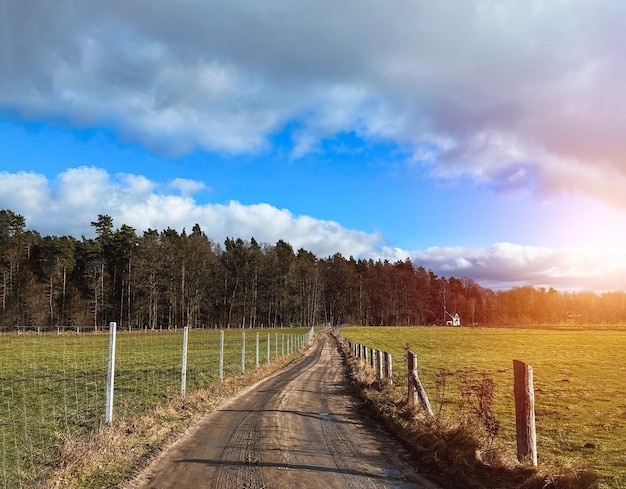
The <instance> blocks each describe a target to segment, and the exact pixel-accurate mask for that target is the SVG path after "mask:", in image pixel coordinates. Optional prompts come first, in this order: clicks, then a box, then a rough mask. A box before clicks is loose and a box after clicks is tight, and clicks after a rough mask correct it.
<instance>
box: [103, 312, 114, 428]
mask: <svg viewBox="0 0 626 489" xmlns="http://www.w3.org/2000/svg"><path fill="white" fill-rule="evenodd" d="M116 331H117V323H109V362H108V365H107V382H106V393H105V400H104V423H105V424H110V423H111V421H112V420H113V391H114V384H115V336H116Z"/></svg>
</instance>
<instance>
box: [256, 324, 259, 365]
mask: <svg viewBox="0 0 626 489" xmlns="http://www.w3.org/2000/svg"><path fill="white" fill-rule="evenodd" d="M256 368H259V332H258V331H257V333H256Z"/></svg>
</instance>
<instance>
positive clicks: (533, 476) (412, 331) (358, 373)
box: [342, 328, 624, 489]
mask: <svg viewBox="0 0 626 489" xmlns="http://www.w3.org/2000/svg"><path fill="white" fill-rule="evenodd" d="M425 332H429V333H430V335H432V336H434V339H433V338H432V337H431V338H430V340H428V334H424V333H425ZM342 333H343V334H344V335H346V336H348V337H350V339H352V340H353V341H357V342H360V343H363V344H367V345H371V346H373V347H375V348H378V349H381V350H385V351H390V352H392V353H393V354H394V370H395V372H394V374H395V375H394V376H395V378H396V379H402V378H405V377H404V376H405V375H406V366H404V367H403V365H402V360H401V358H402V357H403V355H404V354H405V350H404V348H403V347H404V346H406V345H407V343H410V344H412V345H417V344H418V342H419V348H414V349H415V350H417V351H421V352H423V351H429V352H430V354H425V355H422V356H421V357H420V359H423V360H424V362H422V363H421V365H423V364H429V363H428V362H432V363H430V364H429V365H431V372H428V371H426V372H423V370H422V369H421V368H420V378H421V379H422V381H423V382H424V384H425V386H426V388H427V391H428V392H429V395H431V396H432V397H431V403H432V404H433V408H434V409H435V413H436V416H435V419H430V418H429V417H428V416H426V415H425V414H424V413H423V412H421V411H419V410H416V408H414V407H412V406H409V405H408V404H407V402H406V395H407V394H406V386H400V387H398V386H395V387H394V386H389V385H383V384H381V383H379V382H377V381H376V380H375V377H374V375H373V373H372V372H371V371H370V370H369V368H367V367H365V368H364V366H363V364H362V363H360V362H356V360H354V359H352V357H350V356H349V355H348V365H349V367H350V369H351V375H352V376H353V380H354V381H355V383H356V384H357V385H358V386H359V387H360V392H361V395H362V396H363V398H364V400H365V401H366V403H367V405H368V406H369V408H370V409H371V411H372V412H373V413H374V414H375V415H376V416H378V418H379V419H380V420H381V423H384V424H385V425H386V426H387V427H388V428H389V429H390V430H391V431H393V432H394V433H395V434H396V435H397V436H398V437H399V438H400V439H402V440H403V441H404V442H405V443H406V444H407V445H408V446H409V447H410V448H411V450H412V451H413V453H415V454H416V457H417V458H418V461H419V465H420V467H421V468H422V469H423V470H424V471H425V472H427V474H425V475H427V476H429V477H430V478H431V479H432V480H434V481H436V482H438V483H439V484H441V485H442V487H445V488H454V489H456V488H459V489H460V488H476V489H478V488H497V487H512V488H525V489H535V488H561V489H563V488H577V489H580V488H594V487H607V488H608V487H611V488H618V487H624V486H622V485H620V484H621V479H620V478H619V475H617V474H618V472H613V473H612V474H616V475H615V476H613V475H611V476H605V477H604V478H603V479H599V478H598V476H597V475H596V474H594V472H593V471H592V470H590V468H589V467H590V464H589V463H588V461H586V460H584V459H583V458H582V457H580V451H578V452H575V453H573V454H572V453H571V452H570V453H569V454H567V455H566V456H563V453H560V454H559V455H554V454H552V455H548V456H546V445H549V443H547V440H546V438H547V437H546V433H545V432H544V433H543V434H542V438H541V441H542V445H541V446H540V455H541V456H542V461H541V462H540V466H539V469H537V470H534V469H531V468H527V467H523V466H521V465H520V464H518V463H517V460H516V457H515V449H514V447H512V446H511V442H510V440H509V439H508V437H509V435H510V433H509V432H510V431H511V426H510V425H511V420H510V419H506V420H504V421H503V422H502V424H503V425H508V426H505V429H503V430H502V431H503V432H504V436H503V437H502V436H500V434H499V435H498V436H492V435H493V433H491V434H490V433H489V429H488V427H487V426H486V423H485V422H484V421H485V419H486V418H485V417H483V418H482V419H481V418H480V417H478V418H477V417H476V416H475V414H476V409H475V408H476V406H477V405H478V402H475V401H476V400H474V401H472V400H471V399H470V400H469V401H468V398H466V403H465V405H463V403H462V399H461V397H462V396H460V394H459V391H462V389H460V388H459V387H462V382H466V384H465V385H466V386H471V387H472V388H474V387H476V386H479V385H481V379H483V380H484V379H485V378H486V377H484V376H483V371H484V370H483V369H482V368H481V367H486V364H489V368H488V370H489V371H490V373H492V374H495V376H496V381H497V382H496V385H497V384H498V381H499V380H500V378H499V377H498V376H497V375H498V373H499V374H506V375H508V374H509V369H508V368H498V367H497V364H498V362H499V361H500V359H499V355H498V354H496V351H497V348H496V347H495V346H494V345H492V344H488V342H487V341H486V339H485V338H482V339H481V341H480V342H479V343H477V344H479V346H480V347H479V348H477V349H476V350H474V348H473V347H472V342H471V341H469V339H470V336H468V337H467V338H465V337H464V336H463V335H464V334H465V333H467V335H471V332H467V331H463V332H460V331H459V330H458V329H456V330H453V329H451V328H438V329H433V328H429V329H427V330H425V329H423V328H348V329H344V330H342ZM491 333H493V331H492V332H491ZM531 334H534V333H532V332H531ZM411 335H413V336H411ZM454 335H456V337H454ZM459 336H460V337H459ZM365 337H367V339H364V338H365ZM407 340H409V341H407ZM535 340H536V338H535ZM544 340H545V338H544ZM457 342H458V343H457ZM496 344H498V345H499V346H498V348H499V349H500V350H503V351H505V355H506V356H507V362H509V360H508V356H509V354H510V353H511V350H514V349H515V348H514V347H512V346H511V343H510V341H506V340H505V341H503V339H502V338H499V341H498V342H496ZM540 345H541V348H542V349H544V350H545V349H547V348H546V347H547V345H546V343H545V341H544V342H543V343H540ZM529 351H532V349H531V350H529ZM434 352H437V355H441V357H448V360H449V362H448V363H446V364H443V363H434V360H433V358H434V356H432V355H434ZM467 355H469V356H472V355H476V358H475V360H476V361H478V359H479V357H481V356H482V363H479V364H478V365H476V363H471V364H470V365H472V366H473V367H474V368H475V369H474V370H472V371H468V368H467V365H465V367H463V360H464V359H465V358H466V357H467ZM547 355H548V356H549V353H548V354H547ZM439 362H442V360H439ZM459 364H460V365H461V366H460V365H459ZM494 364H495V366H496V368H495V369H494V368H493V367H494ZM432 365H441V366H445V367H446V368H445V370H443V371H441V370H439V371H437V370H436V369H433V368H432ZM570 368H571V366H570ZM499 370H502V371H501V372H499ZM536 375H537V374H536ZM570 375H572V374H571V373H570ZM459 378H461V379H464V380H463V381H460V380H459ZM400 382H401V383H402V381H400ZM442 382H447V385H446V386H443V385H442ZM549 384H550V382H549V381H547V380H545V379H544V381H543V383H540V385H541V386H542V387H541V388H542V389H543V390H544V393H545V391H546V385H549ZM566 384H567V383H566ZM536 386H537V383H536ZM557 386H560V387H562V386H561V383H557ZM500 387H502V386H501V385H500ZM507 389H508V386H507ZM500 394H502V393H500ZM561 394H562V392H561ZM579 395H580V394H579ZM503 397H504V399H503ZM506 397H507V396H506V395H505V396H500V397H498V396H496V398H495V402H494V405H493V408H494V411H495V412H496V413H497V415H498V417H500V416H501V415H502V414H503V413H504V412H509V407H508V406H507V403H508V400H507V399H506ZM544 399H545V397H544ZM560 402H562V399H561V400H560V401H558V402H557V404H558V403H560ZM618 402H621V401H618ZM553 407H554V408H556V406H555V405H554V404H550V409H552V408H553ZM547 409H548V407H547V406H544V407H543V408H541V409H540V410H539V411H538V414H540V415H541V416H543V417H544V418H543V420H542V423H540V426H541V428H544V427H545V428H546V429H548V427H549V428H550V429H551V430H559V429H561V430H563V426H561V427H560V428H559V427H558V426H551V425H550V424H548V423H546V421H547V419H546V418H545V416H546V415H547V414H548V413H547ZM483 414H484V411H483ZM557 420H558V418H557ZM579 422H581V420H579ZM512 430H513V432H514V421H513V427H512ZM588 435H589V433H585V434H583V436H588ZM513 436H514V435H513ZM566 436H567V437H569V436H571V435H570V433H569V432H567V431H566V433H562V434H561V440H562V439H563V438H565V437H566ZM622 439H623V438H622ZM513 443H514V438H513ZM613 443H618V444H619V443H620V441H619V439H617V440H614V442H613ZM568 448H569V449H571V447H562V449H563V450H567V449H568ZM580 448H581V450H583V444H582V443H581V447H580ZM589 450H591V449H589ZM604 463H605V464H606V463H607V461H604Z"/></svg>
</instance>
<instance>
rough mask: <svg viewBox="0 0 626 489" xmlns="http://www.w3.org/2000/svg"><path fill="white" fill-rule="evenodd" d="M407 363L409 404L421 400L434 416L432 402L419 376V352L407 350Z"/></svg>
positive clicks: (428, 411)
mask: <svg viewBox="0 0 626 489" xmlns="http://www.w3.org/2000/svg"><path fill="white" fill-rule="evenodd" d="M407 363H408V366H407V370H408V377H409V397H408V399H407V401H408V403H409V404H411V405H415V404H417V401H418V400H419V401H420V403H421V405H422V407H423V408H424V409H425V410H426V412H427V413H428V414H429V415H430V416H431V417H434V414H433V410H432V408H431V407H430V402H429V401H428V395H426V391H425V390H424V387H423V386H422V383H421V382H420V379H419V377H418V376H417V354H416V353H413V352H412V351H411V350H408V351H407Z"/></svg>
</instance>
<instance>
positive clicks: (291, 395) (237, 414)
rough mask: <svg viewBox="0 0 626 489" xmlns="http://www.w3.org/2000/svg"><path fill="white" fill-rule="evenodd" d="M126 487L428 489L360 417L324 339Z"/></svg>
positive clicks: (394, 445)
mask: <svg viewBox="0 0 626 489" xmlns="http://www.w3.org/2000/svg"><path fill="white" fill-rule="evenodd" d="M128 487H131V488H137V489H167V488H182V489H185V488H189V489H191V488H194V489H195V488H216V489H217V488H219V489H231V488H232V489H282V488H289V489H295V488H311V487H315V488H324V489H332V488H354V489H357V488H401V489H404V488H428V489H433V488H436V486H435V485H433V484H431V483H429V482H428V481H426V480H425V479H423V478H422V477H420V475H419V474H418V473H417V472H416V471H415V469H414V468H413V466H412V464H411V463H410V461H409V458H408V456H407V455H406V454H405V453H404V452H403V450H402V448H401V447H400V445H399V443H398V442H397V441H395V440H394V439H393V438H391V437H389V436H388V435H387V434H386V433H384V432H382V431H381V430H380V429H378V428H377V427H376V426H374V423H372V422H371V421H370V420H368V418H367V416H366V415H365V414H363V413H362V412H360V409H359V401H358V400H357V399H356V398H355V397H354V396H353V395H352V394H351V393H350V387H349V386H348V384H347V380H346V374H345V367H344V364H343V359H342V356H341V354H340V353H339V351H338V349H337V344H336V342H335V340H334V338H332V337H331V336H330V334H328V333H320V334H317V335H316V336H315V339H314V343H313V346H312V347H311V348H310V350H309V351H308V353H307V354H306V355H305V357H304V358H303V359H301V360H300V361H298V362H297V363H295V364H293V365H291V366H290V367H288V368H287V369H285V370H283V371H281V372H280V373H278V374H276V375H274V376H272V377H270V378H269V379H266V380H264V381H262V382H260V383H258V384H257V385H255V386H254V388H252V389H249V390H247V391H246V392H245V393H243V394H242V395H239V396H237V397H235V398H233V399H231V400H230V401H228V402H227V403H225V404H224V405H222V406H221V407H220V408H218V409H217V410H216V411H215V412H213V413H211V414H209V415H208V416H207V417H206V418H204V419H203V420H202V421H201V422H200V423H199V424H198V425H197V426H196V427H195V429H193V430H192V431H191V432H190V433H188V434H187V435H186V436H185V437H183V438H182V439H181V440H179V441H178V442H177V443H175V444H174V445H173V446H171V447H170V448H169V449H167V450H166V451H164V452H163V453H162V454H161V455H160V456H159V457H158V458H157V459H156V460H155V461H154V462H153V463H152V464H151V465H150V466H149V467H148V468H147V469H145V470H144V471H143V473H142V474H140V475H139V477H137V478H136V479H135V480H134V481H133V482H132V483H131V484H130V485H129V486H128Z"/></svg>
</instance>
